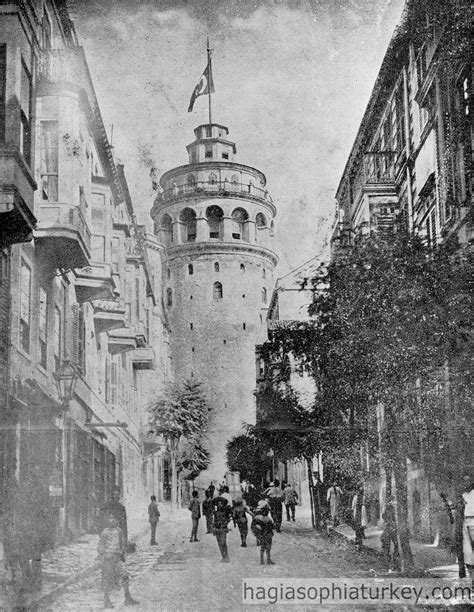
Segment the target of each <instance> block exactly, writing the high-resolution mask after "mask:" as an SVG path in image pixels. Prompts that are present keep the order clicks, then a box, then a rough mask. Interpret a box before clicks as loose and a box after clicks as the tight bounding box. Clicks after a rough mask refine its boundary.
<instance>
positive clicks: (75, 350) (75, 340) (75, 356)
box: [71, 304, 81, 368]
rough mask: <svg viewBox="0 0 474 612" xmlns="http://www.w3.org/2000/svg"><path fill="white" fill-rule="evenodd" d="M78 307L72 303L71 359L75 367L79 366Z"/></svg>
mask: <svg viewBox="0 0 474 612" xmlns="http://www.w3.org/2000/svg"><path fill="white" fill-rule="evenodd" d="M79 319H80V308H79V305H78V304H73V305H72V322H71V327H72V361H73V363H74V365H75V366H76V367H77V368H80V367H81V362H80V337H79V326H80V320H79Z"/></svg>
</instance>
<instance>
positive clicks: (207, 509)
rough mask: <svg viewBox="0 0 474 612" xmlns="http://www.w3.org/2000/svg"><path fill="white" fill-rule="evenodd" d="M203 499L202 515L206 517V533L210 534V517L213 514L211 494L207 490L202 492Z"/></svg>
mask: <svg viewBox="0 0 474 612" xmlns="http://www.w3.org/2000/svg"><path fill="white" fill-rule="evenodd" d="M204 495H205V499H204V501H203V502H202V513H203V514H204V516H205V517H206V533H212V517H213V514H214V500H213V499H212V497H213V494H212V492H211V491H210V490H209V489H206V491H205V492H204Z"/></svg>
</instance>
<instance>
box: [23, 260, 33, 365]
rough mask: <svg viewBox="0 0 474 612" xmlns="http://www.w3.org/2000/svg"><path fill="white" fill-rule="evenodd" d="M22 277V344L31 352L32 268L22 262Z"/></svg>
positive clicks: (24, 348)
mask: <svg viewBox="0 0 474 612" xmlns="http://www.w3.org/2000/svg"><path fill="white" fill-rule="evenodd" d="M20 274H21V278H20V346H21V348H22V349H23V350H24V351H26V352H27V353H29V352H30V325H31V269H30V267H29V266H27V264H26V263H25V262H24V261H22V262H21V272H20Z"/></svg>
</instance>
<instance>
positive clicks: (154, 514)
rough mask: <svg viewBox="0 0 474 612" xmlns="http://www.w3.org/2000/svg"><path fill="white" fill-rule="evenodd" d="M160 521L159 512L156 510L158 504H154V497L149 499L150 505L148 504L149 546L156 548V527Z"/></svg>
mask: <svg viewBox="0 0 474 612" xmlns="http://www.w3.org/2000/svg"><path fill="white" fill-rule="evenodd" d="M159 520H160V511H159V510H158V504H157V503H156V495H152V496H151V497H150V503H149V504H148V522H149V523H150V528H151V536H150V546H157V541H156V526H157V524H158V521H159Z"/></svg>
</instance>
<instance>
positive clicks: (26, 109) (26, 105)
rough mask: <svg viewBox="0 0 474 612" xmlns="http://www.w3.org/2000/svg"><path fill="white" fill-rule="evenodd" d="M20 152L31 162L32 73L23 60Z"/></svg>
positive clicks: (28, 162)
mask: <svg viewBox="0 0 474 612" xmlns="http://www.w3.org/2000/svg"><path fill="white" fill-rule="evenodd" d="M20 153H21V154H22V155H23V157H24V158H25V161H26V163H27V164H28V165H30V163H31V74H30V72H29V70H28V68H27V67H26V65H25V63H24V62H23V60H22V62H21V90H20Z"/></svg>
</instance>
